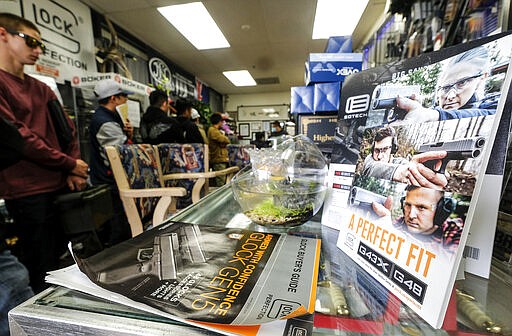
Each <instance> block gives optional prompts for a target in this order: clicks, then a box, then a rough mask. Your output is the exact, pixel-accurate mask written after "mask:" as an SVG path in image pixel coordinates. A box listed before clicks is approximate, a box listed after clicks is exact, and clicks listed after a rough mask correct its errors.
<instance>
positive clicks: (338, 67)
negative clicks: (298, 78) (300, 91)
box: [305, 53, 363, 85]
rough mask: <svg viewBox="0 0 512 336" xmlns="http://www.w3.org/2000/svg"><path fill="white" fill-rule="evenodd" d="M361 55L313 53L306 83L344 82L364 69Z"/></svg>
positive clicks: (308, 61)
mask: <svg viewBox="0 0 512 336" xmlns="http://www.w3.org/2000/svg"><path fill="white" fill-rule="evenodd" d="M362 61H363V54H361V53H312V54H309V57H308V59H307V61H306V72H305V82H306V85H309V84H311V83H325V82H343V81H344V80H345V77H347V76H349V75H351V74H353V73H355V72H359V71H361V69H362V63H363V62H362Z"/></svg>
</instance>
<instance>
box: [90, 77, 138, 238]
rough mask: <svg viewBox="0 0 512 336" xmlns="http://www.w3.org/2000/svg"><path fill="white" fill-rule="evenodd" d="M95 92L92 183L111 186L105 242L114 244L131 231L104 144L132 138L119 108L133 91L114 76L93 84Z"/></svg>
mask: <svg viewBox="0 0 512 336" xmlns="http://www.w3.org/2000/svg"><path fill="white" fill-rule="evenodd" d="M94 94H95V95H96V98H97V99H98V104H99V106H98V108H96V110H95V111H94V115H93V117H92V118H91V122H90V124H89V140H90V146H91V157H90V165H91V172H90V175H91V183H92V184H93V185H100V184H107V185H109V186H110V191H111V195H112V205H113V207H114V218H113V220H111V221H110V223H109V224H110V238H109V242H108V244H116V243H119V242H121V241H123V240H125V239H128V238H130V237H131V234H130V226H129V224H128V220H127V219H126V215H125V213H124V209H123V205H122V203H121V199H120V198H119V194H118V191H117V187H116V183H115V180H114V175H113V174H112V169H111V168H110V164H109V161H108V158H107V156H106V154H105V151H104V147H105V146H107V145H121V144H125V143H129V142H131V138H132V136H133V128H132V126H131V124H130V122H129V120H127V121H126V122H125V123H123V120H122V118H121V115H120V114H119V113H118V110H119V109H120V107H121V106H122V105H124V104H126V103H127V101H128V95H129V94H133V92H130V91H128V90H124V89H123V88H122V87H121V84H119V83H118V82H116V81H114V80H113V79H104V80H101V81H99V82H98V84H96V86H95V87H94Z"/></svg>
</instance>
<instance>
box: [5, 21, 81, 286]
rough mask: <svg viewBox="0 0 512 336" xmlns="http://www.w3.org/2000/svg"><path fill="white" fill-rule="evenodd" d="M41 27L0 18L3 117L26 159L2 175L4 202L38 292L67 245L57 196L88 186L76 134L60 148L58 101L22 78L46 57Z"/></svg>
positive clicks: (45, 88)
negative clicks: (54, 112) (53, 106)
mask: <svg viewBox="0 0 512 336" xmlns="http://www.w3.org/2000/svg"><path fill="white" fill-rule="evenodd" d="M43 49H44V44H43V43H42V41H41V35H40V32H39V30H38V29H37V27H36V26H35V25H34V24H33V23H32V22H30V21H28V20H25V19H23V18H21V17H19V16H17V15H13V14H9V13H0V116H1V117H3V118H5V119H6V120H8V121H10V122H11V123H12V124H14V125H15V126H16V127H17V128H18V130H19V132H20V133H21V135H22V137H23V142H24V148H23V158H22V159H21V160H20V161H19V162H18V163H16V164H14V165H12V166H10V167H9V168H7V169H4V170H3V171H1V172H0V198H3V199H5V202H6V206H7V210H8V211H9V213H10V215H11V216H12V217H13V219H14V222H15V228H16V231H17V232H16V233H17V235H18V237H19V242H18V244H19V247H20V254H19V259H20V261H22V263H23V264H25V266H27V268H28V270H29V274H30V283H31V286H32V288H33V289H34V291H35V292H38V291H41V290H42V289H44V288H45V283H44V277H45V274H46V272H47V271H49V270H52V269H55V268H57V267H58V261H59V258H58V257H59V253H61V252H62V246H64V248H65V241H64V240H59V236H61V235H62V233H61V232H62V230H61V228H60V227H59V225H58V220H57V218H56V217H57V216H56V211H55V207H54V205H53V203H54V200H55V197H56V196H57V195H58V194H60V193H63V192H65V191H66V190H69V189H71V190H81V189H83V188H84V187H85V186H86V178H87V170H88V165H87V163H85V162H84V161H82V160H81V159H80V152H79V148H78V143H77V139H76V136H74V135H75V134H74V133H75V131H74V127H73V124H72V122H71V121H70V120H69V118H67V117H66V118H67V119H66V121H67V122H68V124H69V125H70V127H71V129H72V131H73V137H72V139H71V141H69V143H67V144H65V145H63V144H62V143H59V138H58V134H57V132H56V129H55V127H56V125H55V124H54V122H53V121H52V116H51V114H50V110H49V107H48V106H49V104H50V102H52V101H55V100H56V99H57V97H56V96H55V94H54V93H53V91H52V90H51V89H50V88H49V87H48V86H47V85H46V84H43V83H42V82H40V81H38V80H36V79H35V78H33V77H30V76H28V75H26V74H25V73H24V66H25V65H33V64H34V63H35V62H36V61H37V60H38V58H39V55H40V54H41V53H42V52H43Z"/></svg>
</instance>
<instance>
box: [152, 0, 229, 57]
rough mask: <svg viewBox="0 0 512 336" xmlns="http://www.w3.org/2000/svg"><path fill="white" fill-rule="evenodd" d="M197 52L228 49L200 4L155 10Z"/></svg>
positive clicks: (216, 27)
mask: <svg viewBox="0 0 512 336" xmlns="http://www.w3.org/2000/svg"><path fill="white" fill-rule="evenodd" d="M157 9H158V11H159V12H160V14H162V15H163V16H164V17H165V18H166V19H167V21H169V22H170V23H171V24H172V25H173V26H174V27H175V28H176V29H177V30H178V31H179V32H180V33H181V34H182V35H183V36H185V38H186V39H187V40H189V41H190V43H192V44H193V45H194V47H196V48H197V49H198V50H205V49H216V48H229V43H228V41H227V40H226V38H225V37H224V35H223V34H222V32H221V31H220V29H219V27H218V26H217V24H216V23H215V21H213V18H212V17H211V16H210V13H208V11H207V10H206V7H205V6H204V5H203V4H202V3H201V2H192V3H188V4H183V5H173V6H166V7H158V8H157Z"/></svg>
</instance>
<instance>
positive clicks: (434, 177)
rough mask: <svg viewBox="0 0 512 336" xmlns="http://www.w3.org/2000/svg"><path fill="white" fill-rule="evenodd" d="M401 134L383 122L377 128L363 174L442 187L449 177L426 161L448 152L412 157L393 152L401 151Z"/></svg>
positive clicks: (430, 186) (435, 152)
mask: <svg viewBox="0 0 512 336" xmlns="http://www.w3.org/2000/svg"><path fill="white" fill-rule="evenodd" d="M398 149H399V148H398V138H397V134H396V131H395V129H394V128H393V127H390V126H384V127H382V128H379V129H378V130H377V131H376V132H375V136H374V138H373V144H372V147H371V153H370V155H367V156H366V158H365V160H364V164H363V169H362V172H361V175H363V176H371V177H375V178H379V179H385V180H390V181H396V182H402V183H408V184H413V185H418V186H423V187H428V188H432V189H437V190H442V189H443V188H444V187H445V186H446V185H447V184H448V180H447V178H446V176H445V175H444V174H440V173H436V172H434V171H433V170H431V169H429V168H427V167H425V166H424V165H423V164H419V163H424V162H426V161H429V160H439V159H442V158H443V157H444V156H445V155H446V153H445V152H440V151H431V152H425V153H422V154H418V155H415V156H413V157H412V159H411V161H408V160H406V159H405V158H402V157H396V156H394V154H395V153H396V152H397V151H398Z"/></svg>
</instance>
